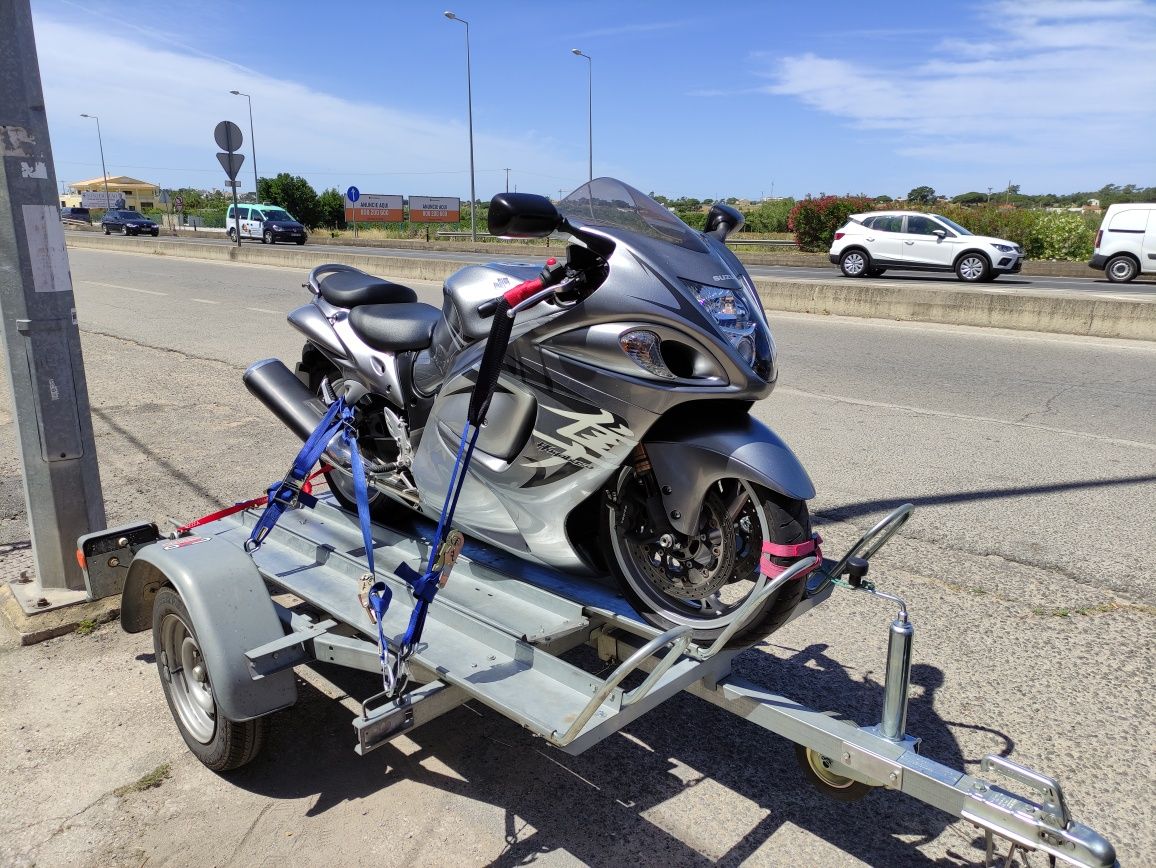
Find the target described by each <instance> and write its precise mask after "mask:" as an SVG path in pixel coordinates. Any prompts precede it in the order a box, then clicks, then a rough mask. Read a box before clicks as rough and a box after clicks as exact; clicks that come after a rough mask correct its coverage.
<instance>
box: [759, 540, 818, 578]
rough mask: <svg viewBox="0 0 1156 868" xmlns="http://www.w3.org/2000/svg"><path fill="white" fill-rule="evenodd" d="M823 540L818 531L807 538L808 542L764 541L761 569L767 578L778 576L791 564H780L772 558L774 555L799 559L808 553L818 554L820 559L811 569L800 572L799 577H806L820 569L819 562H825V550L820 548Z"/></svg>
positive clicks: (760, 562) (760, 561)
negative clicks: (789, 543)
mask: <svg viewBox="0 0 1156 868" xmlns="http://www.w3.org/2000/svg"><path fill="white" fill-rule="evenodd" d="M822 541H823V538H822V537H821V536H819V535H818V534H817V533H815V534H811V538H810V539H809V540H807V541H806V542H801V543H795V544H793V545H783V544H781V543H774V542H764V543H763V556H762V557H761V558H760V559H759V571H760V572H761V573H762V574H763V575H764V576H766V577H767V578H769V579H773V578H775V577H776V576H778V575H781V574H782V573H783V571H785V570H786V569H787V567H789V566H790V564H786V565H785V566H779V564H776V563H775V562H774V561H772V560H771V558H772V557H776V558H793V559H795V560H798V559H799V558H802V557H806V556H807V555H810V554H815V555H818V556H819V560H818V561H816V563H815V565H814V566H812V567H811V568H810V569H807V570H804V571H803V572H801V573H799V575H798V578H800V579H802V578H806V577H807V576H809V575H810V574H811V573H813V572H814V571H815V570H816V569H818V568H819V564H821V563H822V562H823V552H822V550H821V549H820V548H819V544H820V543H821V542H822Z"/></svg>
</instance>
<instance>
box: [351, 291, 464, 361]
mask: <svg viewBox="0 0 1156 868" xmlns="http://www.w3.org/2000/svg"><path fill="white" fill-rule="evenodd" d="M441 316H442V312H441V311H440V310H438V309H437V308H436V307H434V306H433V305H432V304H423V303H422V302H420V301H418V302H412V303H406V302H394V303H393V304H363V305H360V306H359V307H355V308H354V309H353V310H351V311H350V312H349V325H350V327H351V328H352V329H353V333H354V334H356V335H357V336H358V337H359V338H361V339H362V340H363V341H365V342H366V343H367V344H368V345H369V346H371V347H373V348H374V349H375V350H381V351H383V352H387V353H400V352H402V351H404V350H424V349H425V348H426V347H428V346H429V345H430V343H431V342H432V341H433V329H434V325H436V324H437V321H438V320H439V319H441Z"/></svg>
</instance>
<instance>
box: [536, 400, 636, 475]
mask: <svg viewBox="0 0 1156 868" xmlns="http://www.w3.org/2000/svg"><path fill="white" fill-rule="evenodd" d="M543 409H548V410H549V412H551V413H554V414H555V415H558V416H562V417H563V418H566V419H571V420H573V421H572V422H571V423H570V424H569V425H563V426H562V427H561V428H559V429H557V430H556V431H555V432H554V433H553V434H548V433H546V432H544V431H541V430H539V429H537V428H535V429H534V432H533V435H532V437H533V439H534V445H535V447H536V448H537V449H538V451H539V452H542V453H543V454H544V456H545V457H543V458H541V459H539V460H536V461H535V460H533V459H528V460H526V461H525V462H524V466H526V467H530V468H535V469H538V468H550V467H559V466H561V465H564V464H571V465H574V466H575V467H579V468H582V469H589V468H594V467H600V468H602V469H605V470H612V469H614V467H615V466H617V463H618V462H617V461H614V460H612V461H607V460H606V456H607V455H608V454H609V453H611V452H613V451H615V449H617V448H618V447H619V446H621V445H622V444H623V443H626V442H628V441H629V443H630V445H633V444H634V433H633V432H632V431H631V430H630V429H629V428H628V427H626V424H625V423H624V422H623V421H622V420H621V419H619V418H617V417H616V416H615V415H614V414H613V413H611V412H610V411H609V410H599V411H598V412H595V413H580V412H576V411H572V410H563V409H561V408H555V407H550V408H543ZM619 460H620V459H619Z"/></svg>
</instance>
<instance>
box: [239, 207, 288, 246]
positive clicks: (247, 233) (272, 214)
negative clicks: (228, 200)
mask: <svg viewBox="0 0 1156 868" xmlns="http://www.w3.org/2000/svg"><path fill="white" fill-rule="evenodd" d="M236 214H237V218H238V219H237V220H234V219H233V206H232V205H230V206H229V210H228V211H226V212H225V227H226V229H225V231H226V234H227V235H228V236H229V240H230V241H236V240H237V224H238V223H240V226H241V237H242V238H259V239H261V243H262V244H276V243H277V242H278V241H292V242H293V243H294V244H304V243H305V239H306V238H307V237H308V233H306V231H305V227H304V226H302V225H301V224H300V223H298V222H297V221H296V220H295V219H293V215H292V214H290V213H289V212H288V211H286V210H285V209H284V208H281V207H280V206H278V205H239V206H237V211H236Z"/></svg>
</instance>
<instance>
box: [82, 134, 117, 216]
mask: <svg viewBox="0 0 1156 868" xmlns="http://www.w3.org/2000/svg"><path fill="white" fill-rule="evenodd" d="M81 117H82V118H92V120H94V121H96V143H97V144H98V145H99V146H100V171H101V178H102V179H103V181H104V210H105V211H107V210H108V209H109V208H110V207H112V202H111V200H110V199H109V198H108V169H106V168H105V167H104V141H103V139H101V136H100V118H98V117H97V116H96V115H84V114H82V115H81Z"/></svg>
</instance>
